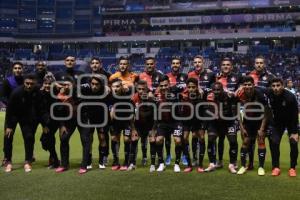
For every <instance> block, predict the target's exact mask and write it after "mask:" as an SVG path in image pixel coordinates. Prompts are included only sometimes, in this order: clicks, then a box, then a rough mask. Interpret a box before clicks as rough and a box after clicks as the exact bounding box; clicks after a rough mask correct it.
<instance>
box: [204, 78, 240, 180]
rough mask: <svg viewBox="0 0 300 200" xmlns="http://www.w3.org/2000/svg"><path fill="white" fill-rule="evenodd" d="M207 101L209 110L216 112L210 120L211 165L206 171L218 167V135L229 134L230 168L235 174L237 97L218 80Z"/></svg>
mask: <svg viewBox="0 0 300 200" xmlns="http://www.w3.org/2000/svg"><path fill="white" fill-rule="evenodd" d="M207 101H208V102H210V103H211V105H209V106H208V110H210V111H211V112H212V113H214V114H215V113H216V115H215V116H213V119H212V120H209V121H208V131H207V132H208V146H207V148H208V150H207V152H208V157H209V162H210V164H209V166H208V168H206V169H205V170H204V171H205V172H211V171H214V170H215V169H216V151H215V146H216V139H217V137H223V136H225V135H226V136H227V139H228V141H229V146H230V149H229V157H230V164H229V166H228V170H229V172H230V173H232V174H235V173H236V170H235V164H236V161H237V151H238V143H237V133H236V130H235V123H234V120H235V115H234V113H237V112H236V111H235V110H234V108H236V106H235V105H236V103H237V101H236V99H235V97H234V96H233V95H230V94H229V93H227V92H225V91H224V90H223V86H222V83H220V82H216V83H214V84H213V86H212V92H210V93H209V94H208V96H207Z"/></svg>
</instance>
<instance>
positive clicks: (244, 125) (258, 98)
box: [237, 76, 269, 176]
mask: <svg viewBox="0 0 300 200" xmlns="http://www.w3.org/2000/svg"><path fill="white" fill-rule="evenodd" d="M237 97H238V99H239V101H240V102H241V103H242V104H243V105H244V117H243V120H240V129H241V134H242V140H243V144H242V147H241V165H242V166H241V168H240V169H239V171H238V172H237V174H239V175H241V174H245V173H246V171H247V168H246V159H247V154H248V153H249V145H250V141H251V140H255V138H257V143H258V158H259V168H258V171H257V173H258V175H259V176H264V175H265V170H264V163H265V156H266V145H265V130H266V122H267V118H268V113H269V107H268V105H267V97H266V96H265V95H264V94H263V93H262V92H261V91H260V90H258V89H256V88H255V86H254V80H253V78H252V77H250V76H246V77H244V78H243V81H242V88H241V89H239V90H238V91H237Z"/></svg>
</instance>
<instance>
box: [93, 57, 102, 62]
mask: <svg viewBox="0 0 300 200" xmlns="http://www.w3.org/2000/svg"><path fill="white" fill-rule="evenodd" d="M93 60H97V61H98V62H99V63H102V60H101V59H100V58H98V57H92V58H91V61H90V62H92V61H93Z"/></svg>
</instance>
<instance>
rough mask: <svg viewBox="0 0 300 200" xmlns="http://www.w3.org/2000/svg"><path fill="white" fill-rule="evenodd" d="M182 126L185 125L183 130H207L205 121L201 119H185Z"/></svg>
mask: <svg viewBox="0 0 300 200" xmlns="http://www.w3.org/2000/svg"><path fill="white" fill-rule="evenodd" d="M182 126H183V131H188V132H190V131H192V132H195V131H198V130H205V129H206V125H205V122H204V121H200V120H198V119H192V120H188V121H183V122H182Z"/></svg>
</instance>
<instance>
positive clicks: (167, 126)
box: [157, 122, 183, 137]
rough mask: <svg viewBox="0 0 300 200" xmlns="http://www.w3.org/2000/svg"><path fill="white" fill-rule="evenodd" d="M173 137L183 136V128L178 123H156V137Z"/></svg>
mask: <svg viewBox="0 0 300 200" xmlns="http://www.w3.org/2000/svg"><path fill="white" fill-rule="evenodd" d="M171 134H172V135H173V136H174V137H182V136H183V127H182V123H180V122H172V123H158V124H157V136H164V137H166V136H168V135H171Z"/></svg>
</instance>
